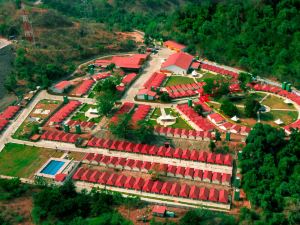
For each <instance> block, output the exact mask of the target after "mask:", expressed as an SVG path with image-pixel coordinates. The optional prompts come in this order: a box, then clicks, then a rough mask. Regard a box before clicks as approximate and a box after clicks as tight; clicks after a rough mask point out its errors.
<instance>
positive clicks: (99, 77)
mask: <svg viewBox="0 0 300 225" xmlns="http://www.w3.org/2000/svg"><path fill="white" fill-rule="evenodd" d="M110 76H111V73H107V72H106V73H97V74H95V75H93V76H92V79H93V80H94V81H98V80H103V79H106V78H108V77H110Z"/></svg>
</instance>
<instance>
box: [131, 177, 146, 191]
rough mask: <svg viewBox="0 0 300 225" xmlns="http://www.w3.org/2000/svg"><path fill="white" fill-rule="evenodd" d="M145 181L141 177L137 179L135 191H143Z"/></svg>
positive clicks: (134, 186)
mask: <svg viewBox="0 0 300 225" xmlns="http://www.w3.org/2000/svg"><path fill="white" fill-rule="evenodd" d="M144 183H145V180H144V179H143V178H141V177H138V178H136V180H135V183H134V185H133V189H135V190H142V188H143V185H144Z"/></svg>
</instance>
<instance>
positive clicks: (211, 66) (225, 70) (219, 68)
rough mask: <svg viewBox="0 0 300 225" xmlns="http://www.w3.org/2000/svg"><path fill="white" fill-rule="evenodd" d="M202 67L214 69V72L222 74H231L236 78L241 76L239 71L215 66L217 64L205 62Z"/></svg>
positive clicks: (209, 69)
mask: <svg viewBox="0 0 300 225" xmlns="http://www.w3.org/2000/svg"><path fill="white" fill-rule="evenodd" d="M201 69H204V70H208V71H212V72H214V73H219V74H222V75H229V76H231V77H232V78H234V79H237V78H238V77H239V74H238V73H237V72H234V71H231V70H227V69H223V68H221V67H218V66H215V65H210V64H205V63H203V62H202V63H201Z"/></svg>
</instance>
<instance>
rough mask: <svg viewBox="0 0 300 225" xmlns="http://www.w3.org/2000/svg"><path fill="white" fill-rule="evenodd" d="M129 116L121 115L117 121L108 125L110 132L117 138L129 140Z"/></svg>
mask: <svg viewBox="0 0 300 225" xmlns="http://www.w3.org/2000/svg"><path fill="white" fill-rule="evenodd" d="M130 120H131V115H130V114H123V115H120V116H119V117H118V121H117V122H116V123H115V122H112V123H111V124H110V125H109V130H110V132H111V133H112V134H113V135H115V136H116V137H118V138H129V137H130V134H131V124H130Z"/></svg>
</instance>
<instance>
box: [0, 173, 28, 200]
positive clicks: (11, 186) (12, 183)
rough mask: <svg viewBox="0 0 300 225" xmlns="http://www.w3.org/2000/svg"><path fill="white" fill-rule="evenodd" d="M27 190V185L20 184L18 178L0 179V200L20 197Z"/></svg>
mask: <svg viewBox="0 0 300 225" xmlns="http://www.w3.org/2000/svg"><path fill="white" fill-rule="evenodd" d="M27 190H28V186H27V185H25V184H21V181H20V179H19V178H14V179H11V180H6V179H0V200H10V199H13V198H17V197H20V196H21V195H23V194H24V193H26V191H27Z"/></svg>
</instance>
